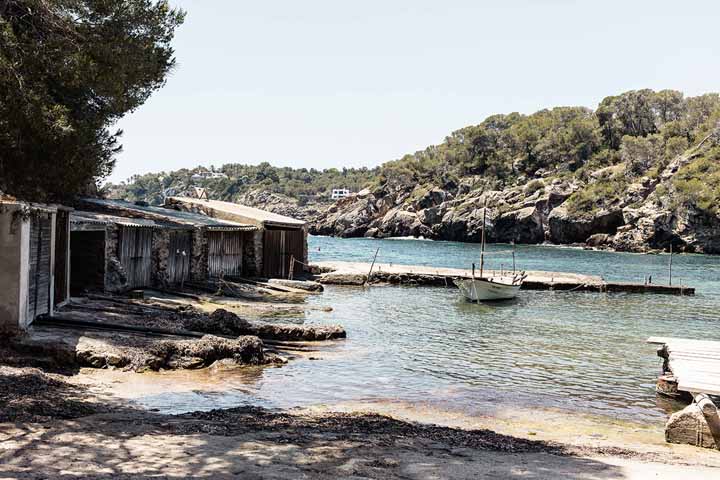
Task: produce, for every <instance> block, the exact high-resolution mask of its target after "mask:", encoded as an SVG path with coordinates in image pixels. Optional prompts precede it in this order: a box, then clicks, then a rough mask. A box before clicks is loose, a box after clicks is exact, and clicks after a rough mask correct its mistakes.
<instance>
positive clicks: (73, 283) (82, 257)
mask: <svg viewBox="0 0 720 480" xmlns="http://www.w3.org/2000/svg"><path fill="white" fill-rule="evenodd" d="M103 290H105V231H78V232H71V233H70V294H71V295H73V296H81V295H84V294H85V293H88V292H102V291H103Z"/></svg>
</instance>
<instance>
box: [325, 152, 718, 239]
mask: <svg viewBox="0 0 720 480" xmlns="http://www.w3.org/2000/svg"><path fill="white" fill-rule="evenodd" d="M687 161H689V159H688V158H685V157H682V156H681V157H678V158H677V159H676V160H674V161H673V162H671V163H670V164H669V165H668V166H667V167H666V168H665V170H664V171H663V172H661V174H660V175H659V176H655V177H652V178H651V177H647V176H645V177H639V178H634V179H631V183H629V184H628V185H627V188H626V189H625V190H624V192H623V193H622V194H621V195H620V197H619V198H612V199H605V198H598V199H597V205H598V206H597V209H596V210H595V211H593V212H582V213H571V210H569V209H568V207H567V205H568V204H567V201H568V199H569V198H571V197H572V195H573V194H574V193H576V192H578V191H579V190H581V189H583V188H585V187H586V186H587V185H589V184H590V183H592V182H593V181H597V178H599V177H600V176H602V172H603V171H607V169H608V168H609V169H611V170H613V171H615V170H617V169H618V166H611V167H607V168H605V169H601V170H599V171H597V172H593V173H591V174H590V175H589V179H586V180H580V179H578V178H569V179H565V178H552V177H551V176H547V177H546V178H543V179H542V180H539V178H540V177H542V176H543V175H540V174H538V175H536V178H535V179H533V180H530V179H527V178H525V179H524V181H519V180H518V181H516V182H515V183H514V184H513V185H508V186H506V187H505V188H503V189H498V185H497V184H496V183H493V182H490V181H488V179H487V178H484V177H482V176H468V177H466V178H463V179H461V180H460V181H459V183H458V184H457V185H455V184H449V185H444V186H438V185H422V186H419V185H403V184H402V183H401V182H399V181H394V183H392V185H390V182H389V184H388V185H385V186H382V187H379V188H376V189H374V190H372V191H370V190H365V191H364V192H363V194H362V195H357V196H354V197H351V198H347V199H344V200H341V201H339V202H337V203H336V204H335V205H333V206H332V207H331V208H329V209H328V210H327V211H326V212H324V213H322V214H320V215H319V216H317V217H316V218H315V221H314V222H313V225H312V227H311V233H316V234H321V235H337V236H341V237H358V236H365V237H375V238H387V237H396V236H415V237H419V236H422V237H425V238H431V239H436V240H451V241H461V242H479V241H480V232H481V230H482V212H483V207H484V206H485V205H487V207H488V211H487V220H486V235H487V238H488V241H490V242H516V243H528V244H537V243H542V242H544V241H549V242H552V243H557V244H588V245H590V246H594V247H600V248H611V249H616V250H621V251H634V252H644V251H649V250H657V249H661V250H665V251H667V250H668V249H669V248H670V245H672V246H673V249H674V251H678V252H679V251H687V252H703V253H720V216H717V215H715V214H712V213H709V212H705V211H701V210H698V209H697V208H696V207H694V206H693V205H692V204H691V203H688V201H687V200H686V201H684V203H683V202H678V201H677V197H678V196H677V195H676V194H675V193H674V190H673V188H674V187H673V184H672V181H673V175H675V173H677V171H678V169H679V168H680V167H681V166H682V165H683V164H684V162H685V163H686V162H687ZM529 182H536V183H534V184H532V185H531V183H529ZM537 182H539V183H537ZM660 187H662V188H660Z"/></svg>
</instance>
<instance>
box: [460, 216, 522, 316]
mask: <svg viewBox="0 0 720 480" xmlns="http://www.w3.org/2000/svg"><path fill="white" fill-rule="evenodd" d="M486 212H487V204H486V205H485V207H484V208H483V222H482V236H481V240H480V276H479V277H475V264H474V263H473V266H472V277H471V278H462V279H457V280H455V285H457V287H458V288H459V289H460V292H461V293H462V294H463V295H464V296H465V298H467V299H468V300H470V301H472V302H483V301H491V300H509V299H512V298H515V297H517V294H518V292H519V291H520V287H521V286H522V283H523V281H524V280H525V277H526V275H525V272H520V273H518V274H515V273H514V272H513V275H512V276H500V277H491V278H484V277H483V268H484V266H485V215H486ZM513 270H515V251H514V250H513Z"/></svg>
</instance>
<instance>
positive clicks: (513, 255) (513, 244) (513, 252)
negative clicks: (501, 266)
mask: <svg viewBox="0 0 720 480" xmlns="http://www.w3.org/2000/svg"><path fill="white" fill-rule="evenodd" d="M512 246H513V250H512V257H513V275H514V274H515V242H512Z"/></svg>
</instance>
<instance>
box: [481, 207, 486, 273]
mask: <svg viewBox="0 0 720 480" xmlns="http://www.w3.org/2000/svg"><path fill="white" fill-rule="evenodd" d="M486 214H487V200H485V206H484V207H483V220H482V233H481V236H480V278H483V267H484V266H485V215H486Z"/></svg>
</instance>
